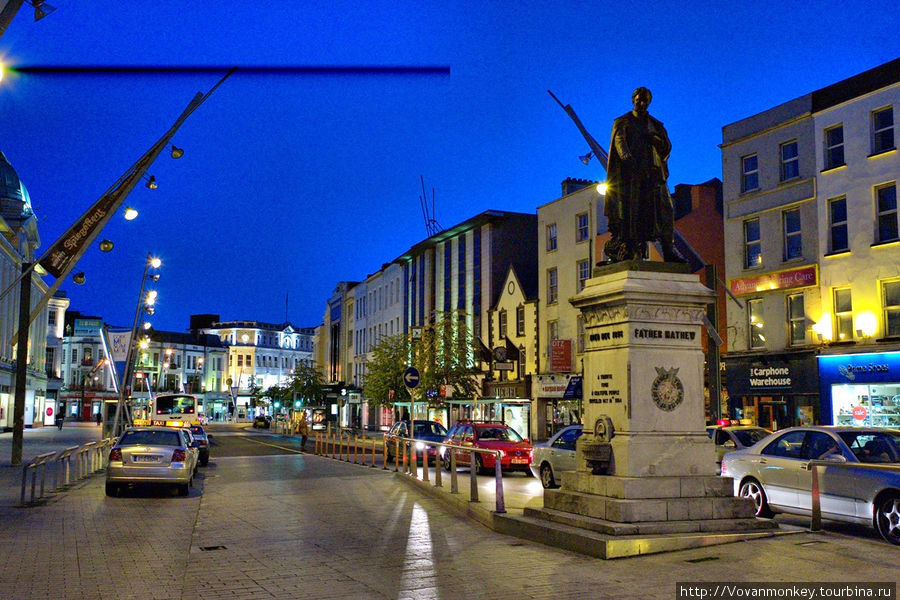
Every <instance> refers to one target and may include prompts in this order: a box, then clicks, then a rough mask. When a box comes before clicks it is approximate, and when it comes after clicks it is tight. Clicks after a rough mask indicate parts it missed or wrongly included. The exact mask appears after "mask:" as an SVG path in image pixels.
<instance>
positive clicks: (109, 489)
mask: <svg viewBox="0 0 900 600" xmlns="http://www.w3.org/2000/svg"><path fill="white" fill-rule="evenodd" d="M106 495H107V496H118V495H119V486H118V484H115V483H110V482H108V481H107V482H106Z"/></svg>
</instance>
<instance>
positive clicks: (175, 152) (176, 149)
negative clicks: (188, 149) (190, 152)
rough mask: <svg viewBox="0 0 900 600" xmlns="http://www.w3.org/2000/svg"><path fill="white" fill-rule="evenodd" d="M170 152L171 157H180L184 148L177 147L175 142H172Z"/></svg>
mask: <svg viewBox="0 0 900 600" xmlns="http://www.w3.org/2000/svg"><path fill="white" fill-rule="evenodd" d="M170 154H171V155H172V158H181V157H182V156H184V150H183V149H182V148H179V147H177V146H176V145H175V144H172V152H171V153H170Z"/></svg>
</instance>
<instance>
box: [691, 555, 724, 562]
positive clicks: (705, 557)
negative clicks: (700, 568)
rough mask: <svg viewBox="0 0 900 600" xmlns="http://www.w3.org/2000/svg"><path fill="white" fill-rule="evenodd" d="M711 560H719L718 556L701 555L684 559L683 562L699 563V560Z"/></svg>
mask: <svg viewBox="0 0 900 600" xmlns="http://www.w3.org/2000/svg"><path fill="white" fill-rule="evenodd" d="M711 560H719V557H718V556H703V557H701V558H690V559H688V560H686V561H684V562H689V563H701V562H708V561H711Z"/></svg>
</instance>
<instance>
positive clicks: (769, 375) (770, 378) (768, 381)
mask: <svg viewBox="0 0 900 600" xmlns="http://www.w3.org/2000/svg"><path fill="white" fill-rule="evenodd" d="M790 386H791V370H790V369H789V368H788V367H750V387H790Z"/></svg>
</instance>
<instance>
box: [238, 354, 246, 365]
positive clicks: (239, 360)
mask: <svg viewBox="0 0 900 600" xmlns="http://www.w3.org/2000/svg"><path fill="white" fill-rule="evenodd" d="M237 359H238V362H237V366H239V367H243V366H244V355H243V354H238V355H237Z"/></svg>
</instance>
